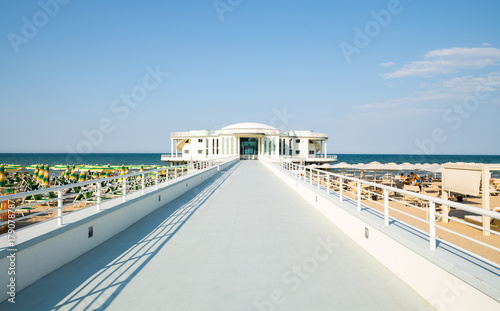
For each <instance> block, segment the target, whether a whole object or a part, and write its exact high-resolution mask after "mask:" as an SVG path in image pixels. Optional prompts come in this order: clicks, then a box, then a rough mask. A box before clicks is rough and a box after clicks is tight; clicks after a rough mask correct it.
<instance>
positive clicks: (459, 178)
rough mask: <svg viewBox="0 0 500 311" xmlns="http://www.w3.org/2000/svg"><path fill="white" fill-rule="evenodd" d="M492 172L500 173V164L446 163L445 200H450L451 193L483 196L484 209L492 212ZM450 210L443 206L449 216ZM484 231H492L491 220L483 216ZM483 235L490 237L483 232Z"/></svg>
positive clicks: (443, 170)
mask: <svg viewBox="0 0 500 311" xmlns="http://www.w3.org/2000/svg"><path fill="white" fill-rule="evenodd" d="M491 171H500V164H478V163H472V164H471V163H446V164H443V166H442V172H441V174H442V177H443V199H445V200H448V195H449V193H450V192H454V193H459V194H463V195H473V196H478V195H479V194H481V197H482V207H483V209H485V210H491V207H490V187H489V180H490V178H491ZM449 210H450V208H449V207H447V206H443V212H444V213H445V214H446V215H448V213H449ZM481 220H482V225H483V228H484V229H488V230H489V229H490V223H491V218H490V217H486V216H483V217H482V219H481ZM444 222H447V220H444ZM483 235H487V236H488V235H490V233H489V232H488V231H484V230H483Z"/></svg>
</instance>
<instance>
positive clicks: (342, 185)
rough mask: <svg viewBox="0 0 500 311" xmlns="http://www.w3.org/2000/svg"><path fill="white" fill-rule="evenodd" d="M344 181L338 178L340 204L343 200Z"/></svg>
mask: <svg viewBox="0 0 500 311" xmlns="http://www.w3.org/2000/svg"><path fill="white" fill-rule="evenodd" d="M343 194H344V179H343V178H342V177H340V190H339V200H340V202H342V201H343V200H344V197H343Z"/></svg>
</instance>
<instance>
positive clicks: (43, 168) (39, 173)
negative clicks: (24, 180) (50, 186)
mask: <svg viewBox="0 0 500 311" xmlns="http://www.w3.org/2000/svg"><path fill="white" fill-rule="evenodd" d="M44 172H45V167H44V166H43V165H42V166H41V167H40V169H39V170H38V176H37V178H36V181H37V183H39V184H40V185H41V184H42V183H43V175H44Z"/></svg>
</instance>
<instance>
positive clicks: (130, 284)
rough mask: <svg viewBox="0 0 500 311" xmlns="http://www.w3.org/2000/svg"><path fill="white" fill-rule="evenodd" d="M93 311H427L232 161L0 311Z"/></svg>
mask: <svg viewBox="0 0 500 311" xmlns="http://www.w3.org/2000/svg"><path fill="white" fill-rule="evenodd" d="M61 251H63V250H61ZM95 309H99V310H104V309H106V310H301V311H303V310H432V307H431V306H429V305H428V304H427V303H426V302H425V301H424V300H423V299H422V298H421V297H420V296H418V295H417V294H416V293H415V292H414V291H413V290H411V289H410V288H409V287H408V286H407V285H406V284H405V283H403V282H402V281H401V280H399V279H398V278H397V277H395V276H394V275H393V274H392V273H391V272H390V271H389V270H388V269H386V268H385V267H384V266H382V265H381V264H379V263H378V262H377V261H376V260H375V259H373V258H372V257H371V256H370V255H368V254H367V253H366V252H365V251H364V250H362V249H361V248H360V247H359V246H357V245H356V244H355V243H354V242H352V241H351V240H350V239H349V238H347V237H346V236H345V235H344V234H343V233H342V232H340V230H338V229H337V228H336V227H335V226H334V225H333V224H331V222H330V221H329V220H327V219H326V218H325V217H324V216H323V215H322V214H320V213H319V212H318V211H317V210H316V209H315V208H313V207H312V206H311V205H309V204H308V203H306V202H305V201H304V200H303V199H302V198H301V197H300V196H299V195H298V194H297V193H295V192H294V191H293V190H292V189H290V188H289V187H288V186H287V185H285V184H284V183H283V182H282V181H281V180H280V179H279V178H278V177H276V176H275V175H274V174H273V173H272V172H271V171H269V170H268V169H267V168H266V167H265V166H264V165H263V164H262V163H260V162H259V161H240V162H239V163H237V164H236V165H235V166H233V167H231V168H229V169H227V170H226V171H223V172H222V173H221V174H218V175H216V176H215V177H213V178H212V179H209V180H207V181H206V182H204V183H203V184H201V185H199V186H198V187H197V188H195V189H193V190H192V191H190V192H188V193H186V194H185V195H183V196H181V197H179V198H178V199H176V200H175V201H173V202H171V203H169V204H167V205H165V206H164V207H162V208H160V209H158V210H157V211H155V212H153V213H152V214H150V215H148V216H147V217H145V218H144V219H142V220H140V221H139V222H137V223H136V224H134V225H133V226H131V227H130V228H128V229H127V230H125V231H124V232H122V233H121V234H119V235H117V236H115V237H113V238H111V239H110V240H108V241H106V242H105V243H103V244H101V245H100V246H98V247H97V248H95V249H93V250H92V251H90V252H88V253H86V254H84V255H82V256H80V257H79V258H77V259H76V260H74V261H72V262H70V263H69V264H67V265H65V266H63V267H62V268H60V269H58V270H56V271H55V272H53V273H51V274H49V275H48V276H46V277H44V278H42V279H41V280H39V281H37V282H36V283H34V284H32V285H31V286H29V287H28V288H26V289H25V290H23V291H21V292H19V293H18V294H17V296H16V304H15V305H14V304H11V303H9V302H7V301H4V302H3V303H2V304H0V310H95Z"/></svg>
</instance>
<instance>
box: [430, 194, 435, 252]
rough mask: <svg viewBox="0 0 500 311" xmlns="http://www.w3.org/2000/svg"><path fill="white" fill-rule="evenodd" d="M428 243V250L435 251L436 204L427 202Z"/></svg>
mask: <svg viewBox="0 0 500 311" xmlns="http://www.w3.org/2000/svg"><path fill="white" fill-rule="evenodd" d="M429 212H430V215H429V226H430V227H429V243H430V245H429V246H430V249H431V250H435V249H436V203H434V202H433V201H429Z"/></svg>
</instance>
